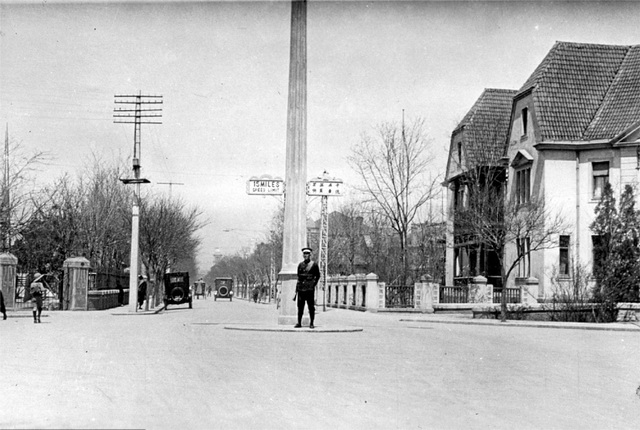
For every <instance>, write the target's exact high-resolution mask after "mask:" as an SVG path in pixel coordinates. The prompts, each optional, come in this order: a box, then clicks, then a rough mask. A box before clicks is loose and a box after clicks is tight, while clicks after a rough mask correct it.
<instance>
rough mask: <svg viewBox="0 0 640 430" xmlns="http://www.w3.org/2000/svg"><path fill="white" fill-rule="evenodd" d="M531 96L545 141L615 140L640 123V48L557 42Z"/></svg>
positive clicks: (532, 80)
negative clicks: (636, 123) (634, 124)
mask: <svg viewBox="0 0 640 430" xmlns="http://www.w3.org/2000/svg"><path fill="white" fill-rule="evenodd" d="M530 90H531V91H532V96H533V101H534V108H535V110H536V119H537V121H538V125H539V132H540V137H541V138H542V140H543V141H585V140H595V139H613V138H614V137H616V136H617V135H618V134H619V133H622V132H623V131H624V130H625V129H627V128H628V127H629V126H631V125H632V124H633V123H635V122H638V121H640V45H636V46H621V45H597V44H586V43H570V42H556V44H555V45H554V46H553V48H552V49H551V51H549V53H548V54H547V56H546V57H545V58H544V60H542V62H541V63H540V65H539V66H538V67H537V68H536V70H535V71H534V72H533V74H532V75H531V76H530V77H529V79H527V81H526V82H525V84H524V85H523V86H522V87H521V88H520V91H519V92H518V95H521V94H523V93H525V92H527V91H530Z"/></svg>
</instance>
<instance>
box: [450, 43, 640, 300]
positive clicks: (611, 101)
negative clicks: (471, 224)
mask: <svg viewBox="0 0 640 430" xmlns="http://www.w3.org/2000/svg"><path fill="white" fill-rule="evenodd" d="M454 134H455V132H454ZM452 142H453V136H452ZM504 144H505V156H506V157H505V161H507V159H508V169H507V175H506V181H507V193H508V195H509V197H510V198H511V199H521V200H525V201H526V200H527V199H529V198H531V196H536V197H540V198H543V199H544V201H545V204H546V206H547V208H548V209H550V210H551V212H552V213H554V214H561V216H562V218H563V220H564V223H565V231H564V232H563V233H562V234H560V235H558V237H557V238H554V240H555V242H556V245H557V246H554V247H552V248H549V249H544V250H539V251H535V252H532V253H531V255H530V257H529V258H526V259H524V260H523V261H522V262H521V264H520V266H519V267H518V268H517V270H515V271H514V272H515V273H513V274H512V277H511V278H510V279H509V282H508V284H509V285H508V286H511V285H513V284H514V283H516V281H517V278H520V280H522V279H523V278H535V279H537V280H538V282H539V287H538V290H537V295H538V297H537V298H538V299H544V298H548V297H550V296H551V294H552V293H553V291H552V290H553V288H552V285H553V284H552V282H551V280H552V279H551V277H552V274H557V277H558V278H560V279H563V278H565V279H568V278H569V277H570V276H571V270H570V268H571V265H573V264H582V265H586V266H587V267H589V268H590V267H592V264H593V254H592V250H593V241H594V240H597V238H596V239H594V237H593V234H592V232H591V230H590V227H589V226H590V224H591V223H592V222H593V220H594V217H595V214H594V210H595V208H596V205H597V203H598V201H599V198H600V193H601V192H602V189H603V187H604V184H605V183H607V182H609V183H611V185H612V186H613V189H614V191H615V193H616V198H619V196H620V191H621V190H622V189H623V188H624V185H626V184H631V185H634V186H636V190H637V187H638V181H639V179H640V176H639V172H640V170H638V169H639V168H640V158H639V157H640V45H635V46H619V45H598V44H584V43H569V42H557V43H556V44H555V45H554V46H553V48H552V49H551V51H550V52H549V53H548V54H547V56H546V57H545V58H544V60H543V61H542V62H541V63H540V65H539V66H538V67H537V68H536V70H535V71H534V72H533V73H532V75H531V76H530V77H529V79H527V81H526V82H525V84H524V85H522V87H521V88H520V89H519V90H518V91H517V93H516V94H515V95H514V96H513V100H512V104H511V112H510V120H509V127H508V138H507V139H506V141H505V142H504ZM450 156H451V155H450ZM636 195H637V194H636ZM451 197H455V196H451ZM454 212H455V211H454ZM515 252H517V251H516V246H515V244H510V246H509V248H508V253H515ZM450 254H452V251H451V252H449V253H448V254H447V267H449V266H451V267H452V268H453V267H454V266H455V258H454V256H453V255H451V256H450ZM449 258H451V259H449ZM452 270H453V269H452ZM449 281H450V278H447V283H449ZM449 285H451V284H449Z"/></svg>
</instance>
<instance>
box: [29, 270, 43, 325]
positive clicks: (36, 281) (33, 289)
mask: <svg viewBox="0 0 640 430" xmlns="http://www.w3.org/2000/svg"><path fill="white" fill-rule="evenodd" d="M43 276H44V275H41V274H40V273H36V274H35V275H34V276H33V281H32V282H31V285H30V286H29V292H30V293H31V303H32V304H33V322H34V323H40V322H41V321H40V316H41V314H42V296H44V285H43V283H42V277H43Z"/></svg>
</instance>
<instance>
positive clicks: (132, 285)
mask: <svg viewBox="0 0 640 430" xmlns="http://www.w3.org/2000/svg"><path fill="white" fill-rule="evenodd" d="M136 185H137V186H138V184H136ZM134 199H135V200H134V204H133V208H132V211H131V212H132V214H131V264H130V265H129V270H130V272H129V311H130V312H137V311H138V265H139V264H140V263H139V262H138V253H139V249H138V241H139V239H138V237H139V235H140V234H139V229H140V208H139V206H138V202H137V199H138V196H137V195H136V196H135V197H134Z"/></svg>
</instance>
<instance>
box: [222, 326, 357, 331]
mask: <svg viewBox="0 0 640 430" xmlns="http://www.w3.org/2000/svg"><path fill="white" fill-rule="evenodd" d="M224 329H225V330H241V331H271V332H282V333H354V332H361V331H363V328H362V327H331V326H329V327H325V326H316V327H315V328H309V327H300V328H294V327H290V326H277V325H273V326H257V325H255V326H251V325H240V324H233V325H225V326H224Z"/></svg>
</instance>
